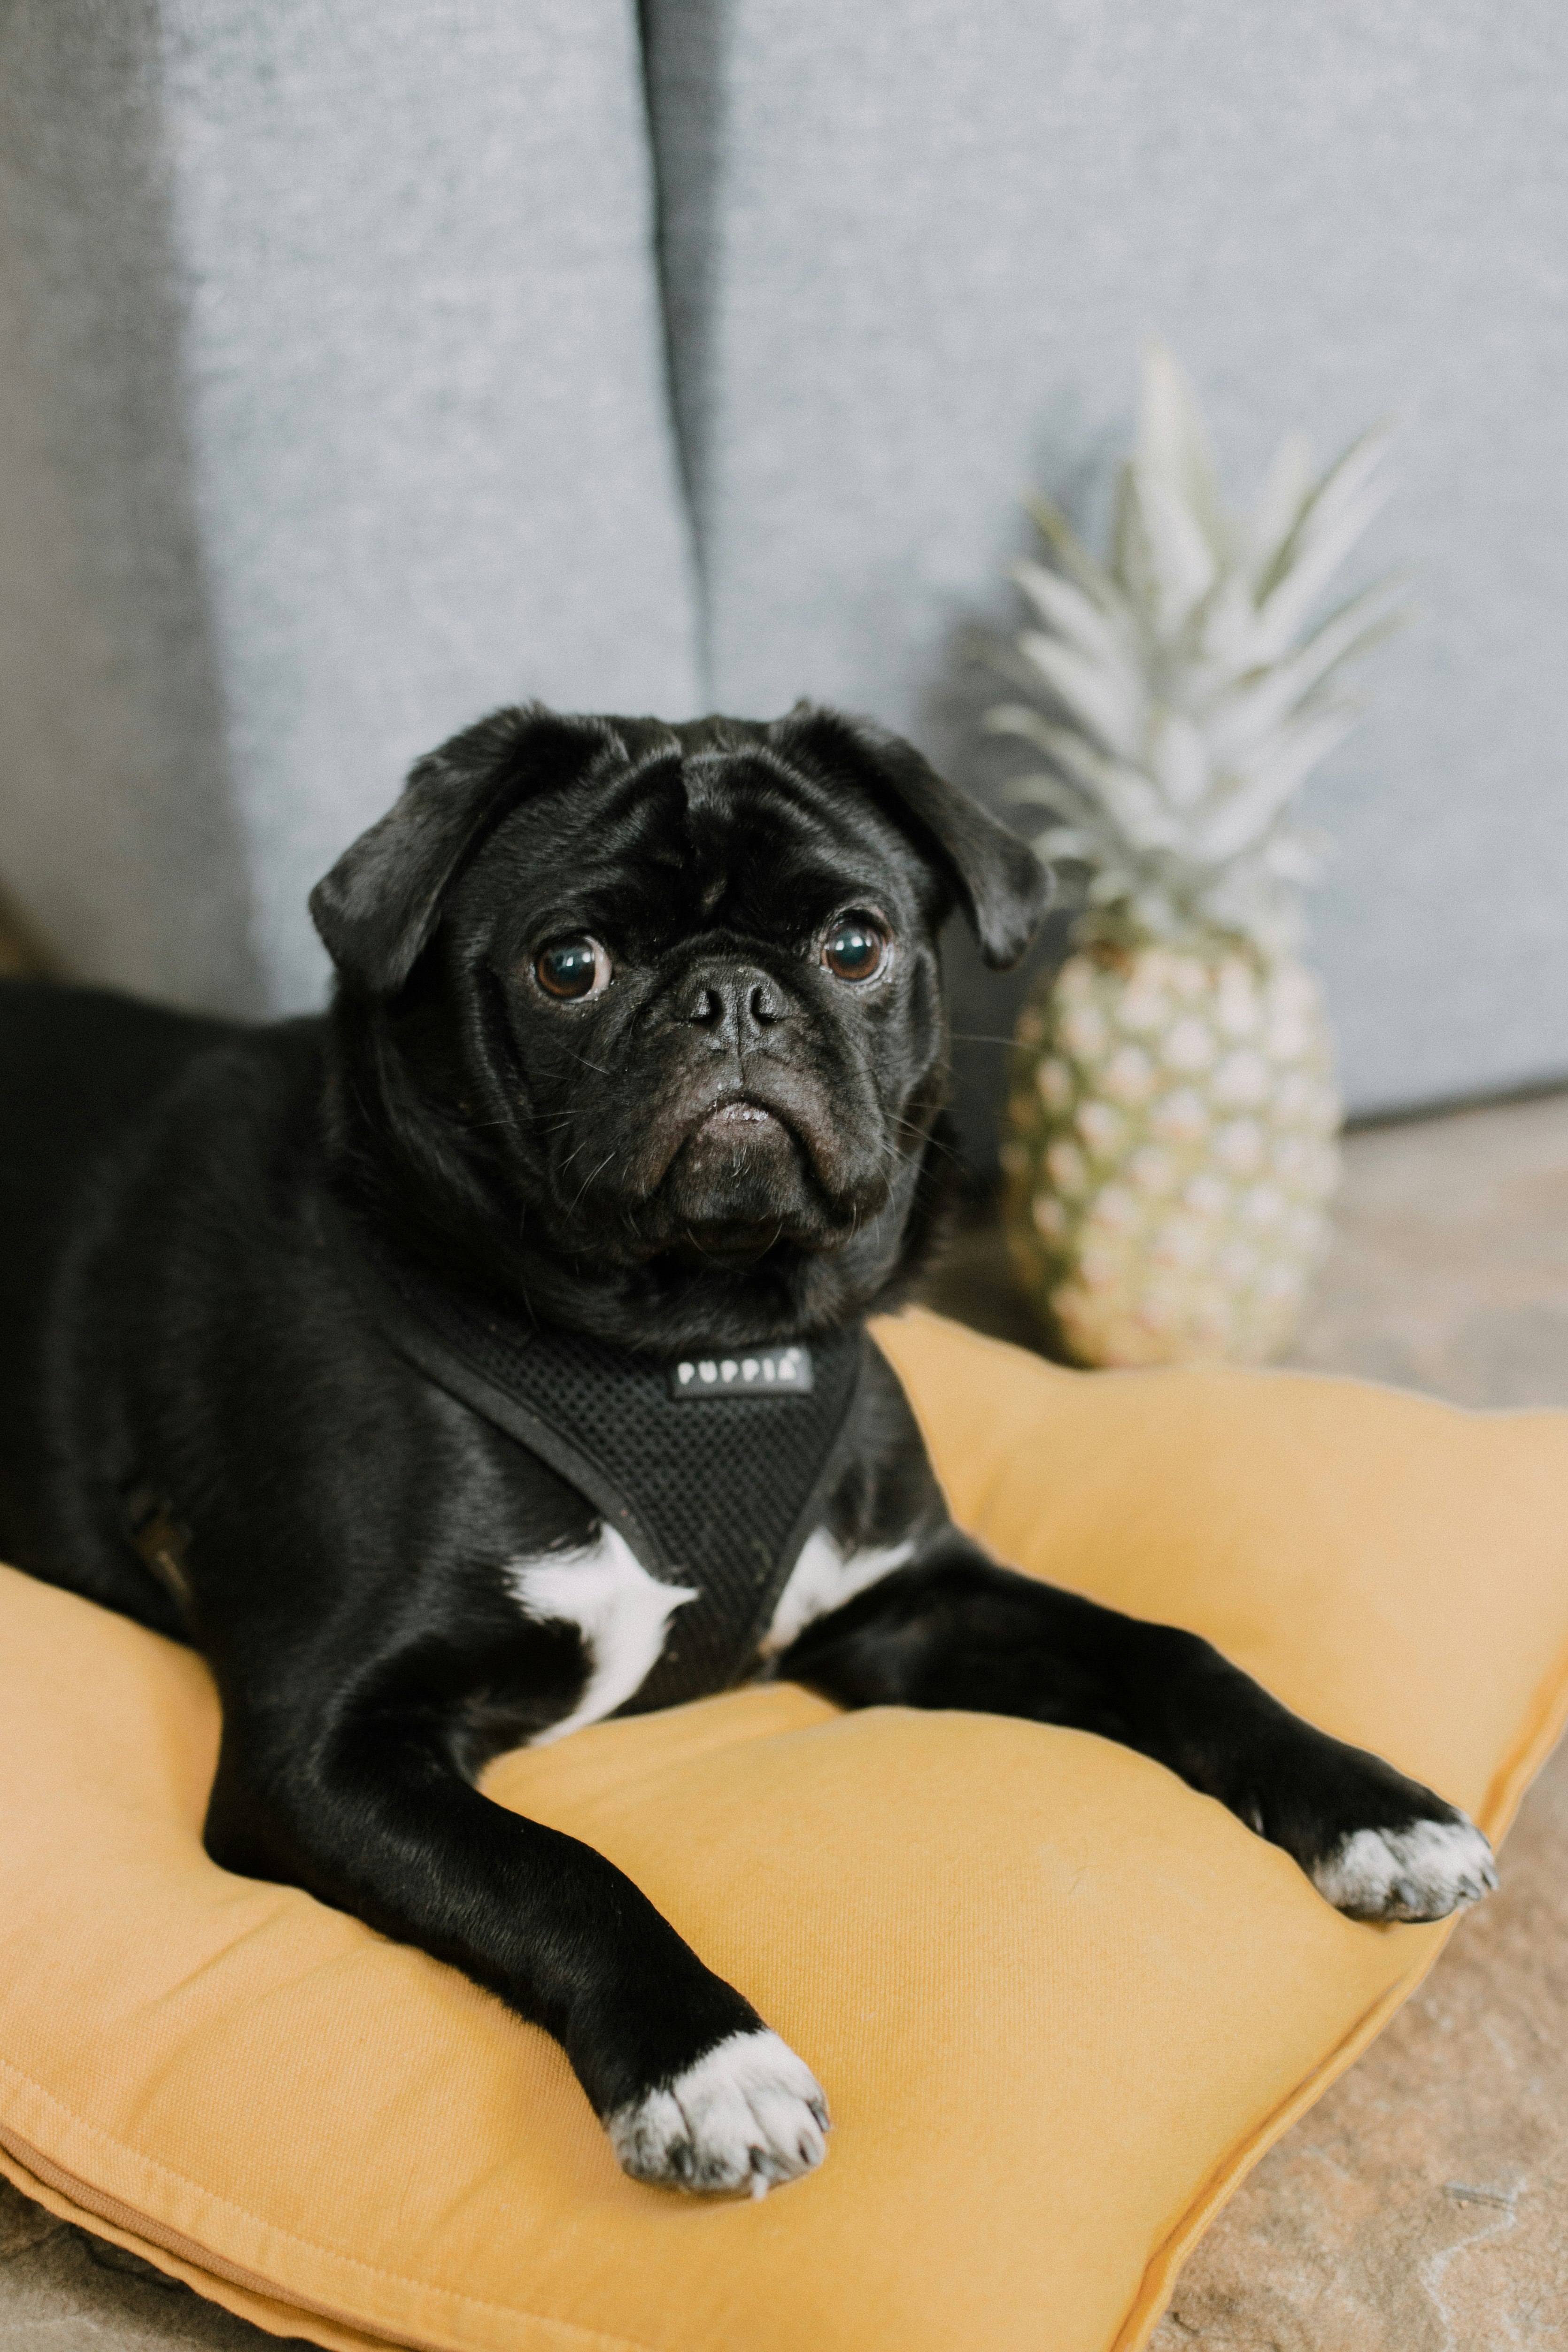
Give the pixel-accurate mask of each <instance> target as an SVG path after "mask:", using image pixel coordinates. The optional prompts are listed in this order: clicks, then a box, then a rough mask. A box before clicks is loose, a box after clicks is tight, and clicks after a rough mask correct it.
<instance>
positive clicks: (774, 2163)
mask: <svg viewBox="0 0 1568 2352" xmlns="http://www.w3.org/2000/svg"><path fill="white" fill-rule="evenodd" d="M604 2127H605V2129H606V2131H608V2133H609V2134H610V2144H611V2146H612V2147H613V2148H614V2150H615V2153H616V2155H617V2156H618V2157H619V2158H620V2159H621V2163H622V2167H623V2168H624V2169H625V2170H626V2171H628V2172H629V2173H631V2174H632V2178H633V2179H637V2180H651V2181H653V2182H655V2183H657V2185H658V2186H659V2187H660V2188H664V2189H696V2190H707V2191H710V2192H711V2191H723V2190H726V2189H729V2190H734V2189H749V2190H750V2191H751V2194H752V2195H753V2196H754V2197H765V2196H766V2195H767V2194H768V2189H771V2188H772V2187H773V2185H774V2184H775V2182H777V2181H782V2180H795V2179H799V2177H800V2174H801V2173H803V2172H811V2171H814V2170H815V2169H816V2168H817V2166H818V2165H819V2164H821V2161H822V2158H823V2157H824V2156H826V2154H827V2152H828V2143H827V2138H826V2134H827V2131H828V2128H829V2126H828V2103H827V2101H826V2099H824V2097H823V2096H822V2092H821V2085H820V2084H819V2083H818V2082H817V2079H816V2077H815V2076H814V2075H813V2074H812V2073H811V2071H810V2067H809V2066H807V2065H806V2064H805V2063H803V2061H802V2060H800V2059H799V2058H797V2057H796V2055H795V2053H794V2052H793V2051H792V2050H791V2049H790V2048H789V2044H788V2042H780V2040H779V2036H778V2035H777V2034H776V2033H769V2032H768V2030H767V2028H766V2027H760V2028H757V2029H754V2030H753V2031H752V2032H746V2033H732V2034H730V2035H728V2036H727V2039H726V2040H725V2041H723V2042H719V2043H718V2045H717V2046H716V2048H715V2049H712V2050H710V2051H709V2052H708V2053H707V2055H706V2058H699V2059H698V2060H697V2062H696V2063H695V2066H688V2067H687V2068H686V2070H685V2073H684V2074H677V2075H676V2076H675V2077H674V2081H672V2082H670V2083H666V2084H660V2085H659V2086H658V2087H657V2088H655V2089H653V2090H652V2091H648V2092H645V2093H644V2094H643V2096H642V2097H641V2098H639V2099H632V2100H631V2101H629V2102H628V2104H627V2105H625V2106H623V2107H618V2108H617V2109H616V2110H615V2112H614V2113H613V2114H612V2115H610V2116H606V2117H605V2119H604Z"/></svg>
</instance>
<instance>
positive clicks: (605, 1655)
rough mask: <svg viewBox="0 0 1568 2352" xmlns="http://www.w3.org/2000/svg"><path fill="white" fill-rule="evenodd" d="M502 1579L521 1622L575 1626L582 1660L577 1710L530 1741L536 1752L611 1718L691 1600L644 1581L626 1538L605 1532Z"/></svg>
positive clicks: (678, 1587)
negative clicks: (584, 1654)
mask: <svg viewBox="0 0 1568 2352" xmlns="http://www.w3.org/2000/svg"><path fill="white" fill-rule="evenodd" d="M503 1573H504V1574H505V1576H506V1580H507V1590H508V1591H510V1593H511V1595H512V1598H513V1600H514V1601H516V1602H517V1606H518V1608H519V1609H520V1610H521V1611H522V1612H523V1614H524V1616H525V1617H531V1618H533V1619H534V1621H535V1622H536V1623H539V1624H543V1623H546V1622H550V1623H556V1624H567V1625H575V1626H576V1628H577V1630H578V1632H579V1633H580V1634H581V1636H582V1643H583V1647H584V1649H585V1650H586V1651H587V1653H588V1680H587V1682H586V1683H585V1684H584V1685H583V1687H582V1695H581V1696H580V1698H579V1700H578V1702H577V1705H576V1706H574V1707H573V1708H572V1711H571V1713H570V1715H569V1716H567V1717H564V1719H563V1720H562V1721H561V1722H559V1723H552V1724H551V1725H550V1726H549V1729H548V1730H546V1731H541V1732H538V1734H537V1735H536V1736H535V1738H534V1739H533V1740H532V1741H531V1742H530V1745H531V1746H533V1747H535V1748H543V1747H544V1746H545V1745H546V1744H547V1743H548V1742H549V1740H552V1739H564V1738H566V1735H567V1733H568V1732H569V1731H580V1730H581V1728H582V1727H583V1726H584V1724H588V1723H597V1722H599V1721H600V1719H601V1717H603V1716H606V1715H613V1714H614V1712H615V1710H616V1708H617V1707H618V1706H622V1705H623V1704H624V1702H625V1701H626V1700H627V1699H629V1698H630V1697H631V1696H632V1692H633V1691H634V1690H636V1689H638V1688H639V1686H640V1685H642V1684H643V1681H645V1679H646V1678H647V1675H648V1673H649V1670H650V1668H651V1667H652V1666H653V1661H654V1660H655V1658H657V1656H658V1654H659V1653H660V1651H661V1650H662V1649H663V1648H664V1635H665V1633H666V1632H667V1630H668V1628H669V1622H670V1620H671V1618H672V1617H673V1616H674V1613H675V1612H676V1610H677V1609H682V1608H684V1607H685V1604H686V1602H687V1601H695V1599H696V1597H697V1596H696V1593H695V1591H693V1590H692V1588H691V1587H690V1586H689V1585H685V1584H661V1583H660V1582H659V1580H658V1579H657V1577H653V1576H650V1575H649V1573H648V1571H647V1570H646V1569H645V1568H644V1567H643V1563H642V1561H641V1560H640V1559H638V1558H637V1556H636V1554H635V1553H634V1552H633V1551H632V1548H631V1546H630V1545H629V1544H628V1543H627V1541H626V1538H624V1536H621V1535H618V1534H617V1533H616V1531H615V1529H614V1528H606V1527H601V1528H600V1530H599V1533H598V1535H597V1536H596V1537H595V1538H594V1540H593V1541H592V1543H591V1544H583V1545H581V1546H580V1547H579V1549H576V1550H575V1551H552V1552H549V1553H547V1554H545V1555H544V1556H543V1557H541V1558H538V1559H511V1560H508V1561H507V1565H506V1568H505V1570H504V1571H503Z"/></svg>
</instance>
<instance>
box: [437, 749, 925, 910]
mask: <svg viewBox="0 0 1568 2352" xmlns="http://www.w3.org/2000/svg"><path fill="white" fill-rule="evenodd" d="M687 731H688V730H679V731H678V732H677V730H674V729H671V730H661V732H662V734H663V737H664V740H662V741H659V742H655V743H653V744H652V745H650V746H649V747H648V748H647V749H646V750H645V751H643V752H642V753H641V756H633V757H632V758H626V757H624V756H619V757H614V758H606V759H604V760H601V761H599V762H597V763H595V765H594V766H592V767H591V768H590V769H589V770H588V772H586V773H585V774H583V775H582V776H580V777H579V778H576V779H573V780H571V781H570V782H563V783H561V784H559V785H557V786H554V787H552V788H551V789H550V790H549V791H548V792H547V793H542V794H540V795H539V796H538V798H537V799H534V800H531V801H528V802H526V803H524V804H523V805H522V806H521V807H519V808H518V809H517V810H516V811H515V812H514V814H512V815H511V816H510V817H509V818H508V819H507V822H506V823H505V824H503V825H502V826H501V827H500V828H499V829H498V831H497V834H496V835H495V836H494V838H493V841H492V843H491V845H490V848H489V850H488V851H487V852H486V856H485V857H484V858H483V859H482V860H481V864H482V866H484V868H485V877H484V881H485V894H486V897H489V896H490V895H491V894H492V893H493V892H495V891H497V890H499V891H501V892H503V893H504V895H505V898H506V901H507V906H508V907H509V908H510V910H511V913H512V914H513V916H514V917H515V918H516V919H518V920H520V921H522V922H524V923H525V924H526V923H528V922H530V921H534V920H538V919H547V918H548V919H551V920H555V919H559V920H560V921H562V922H569V921H570V922H580V923H581V924H582V925H583V926H584V928H589V929H591V928H592V927H593V926H594V925H595V924H596V923H597V924H600V925H601V926H603V927H606V928H612V929H613V928H617V927H618V928H621V929H649V928H651V929H654V930H656V931H658V932H660V933H668V932H672V931H686V930H692V929H706V928H719V927H730V928H734V929H741V930H745V931H748V932H756V933H757V934H758V935H761V936H777V937H779V938H793V937H796V936H799V935H800V932H801V931H803V930H805V929H809V928H810V926H811V925H812V924H813V923H815V922H817V921H820V920H822V919H825V918H826V917H827V916H828V915H830V914H831V913H832V912H833V911H835V909H837V908H841V907H842V906H844V905H845V904H846V903H848V902H849V901H852V900H855V899H870V900H873V902H875V903H876V904H877V905H878V906H880V907H881V908H883V912H884V913H886V914H887V915H888V916H889V917H890V919H894V920H895V921H896V920H902V921H904V922H908V921H910V920H912V919H920V918H922V917H925V916H926V915H928V914H930V913H931V912H932V911H933V910H934V909H935V908H936V906H937V904H938V902H939V901H940V899H941V898H942V897H943V895H944V893H943V887H942V884H941V881H940V878H939V877H938V876H937V874H936V872H935V871H934V870H933V868H932V866H931V865H930V864H929V862H928V861H927V860H926V859H925V857H924V856H922V855H921V853H920V851H919V850H917V849H916V848H915V845H914V844H913V843H912V842H911V841H910V840H909V838H908V836H907V835H905V834H904V832H903V831H902V830H901V829H900V827H899V826H898V825H897V824H894V822H893V820H892V819H891V818H890V817H888V816H887V815H886V814H884V813H883V811H882V810H881V809H879V808H877V807H876V806H875V804H874V803H873V802H872V801H871V800H870V798H869V797H868V796H867V794H866V793H864V792H863V791H862V790H861V789H860V788H859V787H858V786H857V785H855V784H854V783H853V782H851V781H849V780H848V779H843V778H838V777H834V776H831V775H826V774H818V773H814V772H810V771H808V770H806V769H804V768H802V767H800V766H798V765H796V764H795V763H794V762H792V761H788V760H786V759H784V758H783V757H781V756H780V755H779V753H777V752H776V751H773V750H772V749H771V747H769V746H768V745H765V744H756V745H749V744H747V745H742V746H740V747H737V748H730V747H723V746H716V745H712V744H709V743H705V742H703V741H702V740H701V739H700V736H699V740H697V741H696V742H695V743H688V742H683V741H682V740H681V736H682V735H685V734H686V733H687ZM690 731H691V732H692V733H696V732H697V730H690ZM477 878H478V877H476V879H477Z"/></svg>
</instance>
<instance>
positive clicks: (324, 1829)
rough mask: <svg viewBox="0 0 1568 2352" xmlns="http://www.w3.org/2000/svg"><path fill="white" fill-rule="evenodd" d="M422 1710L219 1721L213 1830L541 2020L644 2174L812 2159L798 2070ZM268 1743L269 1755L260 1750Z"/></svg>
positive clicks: (253, 1863) (663, 1925) (630, 1892)
mask: <svg viewBox="0 0 1568 2352" xmlns="http://www.w3.org/2000/svg"><path fill="white" fill-rule="evenodd" d="M444 1746H445V1743H444V1740H443V1739H442V1738H440V1737H439V1736H433V1727H432V1723H431V1720H430V1717H429V1715H428V1714H427V1713H425V1712H423V1710H421V1711H415V1710H413V1709H412V1708H411V1709H410V1710H409V1712H408V1713H407V1714H406V1715H398V1714H396V1713H392V1714H386V1713H378V1714H377V1715H376V1716H375V1717H373V1718H372V1719H367V1720H361V1721H359V1722H356V1723H352V1724H350V1725H347V1726H345V1727H342V1728H340V1729H339V1730H337V1731H335V1732H334V1733H332V1734H331V1735H330V1736H329V1737H328V1738H324V1739H318V1740H316V1741H308V1740H305V1739H298V1740H296V1739H293V1738H291V1739H290V1740H289V1741H288V1742H287V1746H285V1745H284V1744H283V1743H282V1742H281V1741H278V1742H277V1744H276V1745H275V1744H274V1740H273V1739H272V1738H268V1736H267V1734H266V1732H265V1731H263V1730H262V1729H261V1728H260V1727H256V1726H254V1725H253V1726H249V1727H247V1726H246V1724H245V1722H244V1719H243V1717H241V1718H235V1717H233V1716H230V1717H226V1718H225V1735H224V1748H223V1755H222V1760H221V1763H220V1766H219V1771H218V1777H217V1780H216V1783H215V1785H214V1791H213V1797H212V1802H211V1806H210V1809H209V1812H208V1817H207V1825H206V1832H205V1839H206V1845H207V1850H208V1852H209V1853H211V1855H212V1856H213V1859H214V1861H215V1862H217V1863H219V1864H222V1865H223V1867H225V1869H230V1870H235V1871H238V1872H242V1873H245V1874H248V1875H251V1876H256V1877H264V1878H272V1879H279V1880H282V1881H284V1882H286V1883H287V1884H290V1885H299V1886H303V1887H305V1888H307V1889H308V1891H309V1892H310V1893H311V1894H313V1895H317V1896H318V1897H319V1899H320V1900H321V1901H322V1902H324V1903H329V1904H331V1905H332V1906H334V1907H335V1908H336V1909H339V1910H343V1911H348V1912H351V1913H352V1914H354V1915H355V1916H357V1917H359V1918H361V1919H363V1920H364V1921H365V1922H366V1923H367V1925H369V1926H370V1927H374V1928H376V1929H377V1930H378V1931H379V1932H380V1933H381V1934H382V1935H384V1936H389V1937H393V1938H395V1939H396V1940H397V1941H399V1942H401V1943H407V1944H413V1945H417V1946H418V1947H419V1948H421V1949H422V1950H423V1951H426V1952H429V1953H432V1954H433V1955H434V1957H435V1958H438V1959H443V1960H446V1961H449V1962H450V1963H451V1964H452V1966H453V1967H455V1968H458V1969H462V1970H463V1971H464V1973H465V1975H467V1976H469V1977H472V1978H473V1979H475V1980H476V1982H477V1983H479V1984H481V1985H484V1986H486V1988H487V1989H488V1990H490V1991H492V1992H495V1993H498V1994H499V1995H500V1997H501V1999H502V2000H504V2001H506V2002H507V2005H508V2006H509V2007H510V2008H512V2009H514V2010H515V2011H517V2013H518V2015H519V2016H521V2017H524V2018H527V2019H528V2020H529V2021H531V2022H532V2023H534V2024H536V2025H541V2026H543V2027H544V2028H545V2029H546V2030H547V2032H550V2033H552V2034H553V2035H554V2036H555V2038H556V2039H557V2041H558V2042H560V2044H561V2046H562V2048H563V2049H564V2050H565V2052H566V2054H567V2056H568V2058H569V2059H570V2062H571V2064H572V2067H573V2069H574V2070H575V2072H576V2074H577V2077H578V2080H579V2081H580V2083H581V2084H582V2087H583V2089H584V2090H585V2091H586V2092H587V2094H588V2096H589V2098H590V2099H591V2102H592V2104H593V2106H594V2109H595V2111H596V2113H597V2114H598V2116H600V2118H601V2121H602V2123H603V2125H604V2126H605V2129H606V2131H607V2132H608V2134H609V2136H610V2138H611V2141H612V2145H613V2147H614V2150H615V2153H616V2156H617V2157H618V2158H619V2159H620V2161H621V2163H622V2165H623V2166H624V2168H625V2169H626V2170H627V2171H628V2172H630V2173H632V2174H634V2175H635V2176H636V2177H637V2178H638V2179H643V2180H648V2181H653V2182H657V2183H660V2184H664V2185H667V2186H671V2187H675V2188H681V2189H703V2190H721V2191H722V2190H730V2191H733V2190H737V2189H749V2190H750V2191H751V2192H752V2193H753V2194H756V2195H761V2194H762V2193H763V2192H764V2191H765V2190H766V2189H768V2187H769V2186H771V2185H772V2184H773V2183H775V2182H778V2181H784V2180H789V2179H794V2178H795V2177H796V2176H798V2175H799V2174H800V2173H804V2172H809V2171H810V2170H811V2169H812V2168H813V2167H814V2166H816V2165H818V2164H820V2163H821V2159H822V2157H823V2155H824V2154H825V2152H826V2147H825V2141H824V2137H823V2134H824V2132H825V2130H826V2128H827V2125H828V2115H827V2107H826V2104H825V2102H824V2099H823V2095H822V2093H821V2088H820V2087H819V2085H818V2084H817V2083H816V2081H815V2080H814V2078H813V2077H812V2075H811V2074H810V2070H809V2068H808V2067H807V2066H806V2065H805V2064H804V2063H803V2062H802V2061H801V2060H800V2059H799V2058H798V2057H797V2056H796V2055H795V2053H794V2052H793V2051H792V2050H790V2049H789V2047H788V2046H787V2044H786V2043H784V2042H781V2041H780V2040H779V2036H778V2035H777V2034H776V2033H772V2032H768V2028H767V2027H766V2026H765V2025H764V2024H763V2022H762V2020H761V2019H760V2018H759V2017H758V2014H757V2011H755V2010H754V2009H753V2008H752V2006H751V2004H750V2002H749V2001H747V2000H745V1999H743V1997H742V1996H741V1995H740V1994H739V1993H738V1992H737V1991H736V1990H735V1989H734V1987H733V1986H731V1985H728V1984H727V1983H725V1981H724V1979H722V1978H721V1977H717V1976H716V1975H715V1974H714V1973H713V1971H712V1970H711V1969H707V1968H705V1967H704V1965H703V1963H702V1962H701V1960H699V1959H698V1958H697V1956H696V1954H695V1952H694V1951H693V1950H692V1949H691V1948H690V1947H689V1946H688V1945H687V1944H685V1942H683V1940H682V1938H681V1937H679V1936H678V1935H677V1934H676V1933H675V1930H674V1928H673V1927H671V1926H670V1924H669V1922H668V1921H667V1920H666V1919H664V1917H663V1916H661V1915H660V1913H659V1912H658V1911H656V1910H655V1909H654V1907H653V1904H651V1903H650V1902H649V1901H648V1900H647V1898H646V1896H645V1895H643V1894H642V1893H640V1892H639V1890H638V1888H637V1887H636V1886H634V1885H632V1881H631V1880H630V1879H629V1878H627V1877H626V1876H625V1875H624V1874H623V1873H622V1872H621V1871H619V1870H617V1869H616V1868H615V1867H614V1865H613V1864H612V1863H610V1862H607V1861H606V1860H605V1858H604V1857H603V1855H602V1854H599V1853H595V1852H594V1851H593V1849H592V1848H591V1846H587V1845H584V1844H582V1843H580V1842H579V1841H578V1840H577V1839H575V1838H571V1837H568V1836H566V1835H564V1834H563V1833H562V1832H559V1831H558V1830H552V1829H548V1828H545V1827H542V1826H541V1825H540V1824H539V1823H538V1822H529V1821H526V1820H523V1819H522V1818H520V1817H519V1816H518V1815H517V1814H515V1813H510V1812H507V1811H504V1810H503V1809H502V1808H501V1807H500V1806H498V1805H495V1804H492V1803H490V1802H489V1801H488V1800H487V1799H486V1798H485V1797H482V1796H480V1795H479V1794H478V1792H477V1791H476V1790H475V1789H473V1788H472V1787H470V1786H469V1784H468V1782H467V1781H466V1780H465V1779H464V1778H463V1777H462V1775H461V1773H460V1772H459V1771H458V1770H457V1769H456V1768H455V1765H454V1763H453V1762H452V1761H451V1760H450V1759H449V1757H448V1756H447V1755H446V1754H445V1753H444ZM269 1750H270V1752H269Z"/></svg>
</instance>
